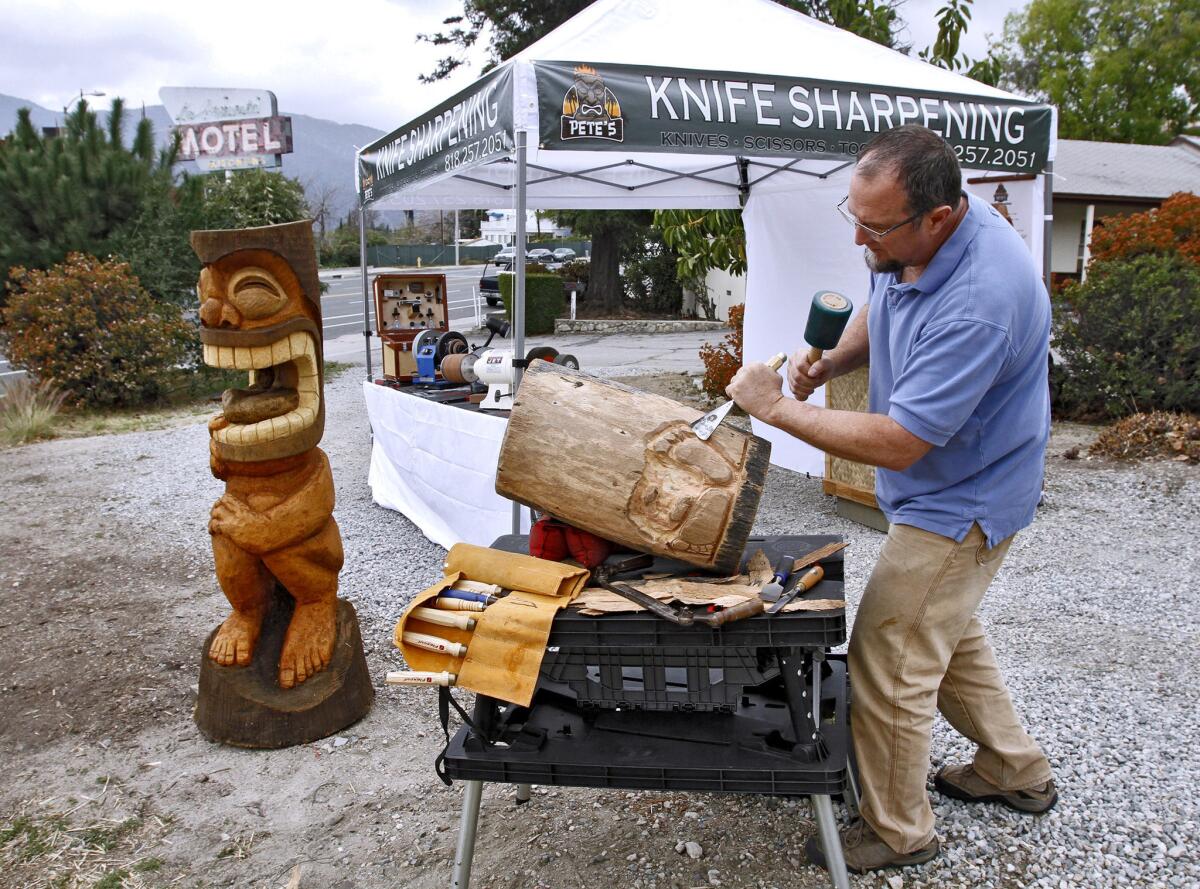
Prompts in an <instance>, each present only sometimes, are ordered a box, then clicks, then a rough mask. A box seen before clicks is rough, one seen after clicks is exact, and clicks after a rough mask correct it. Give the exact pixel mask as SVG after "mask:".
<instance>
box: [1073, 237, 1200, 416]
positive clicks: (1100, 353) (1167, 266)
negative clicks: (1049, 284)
mask: <svg viewBox="0 0 1200 889" xmlns="http://www.w3.org/2000/svg"><path fill="white" fill-rule="evenodd" d="M1054 309H1055V319H1054V326H1055V332H1054V336H1055V346H1056V347H1057V348H1058V350H1059V351H1060V352H1061V353H1062V356H1063V358H1064V362H1063V363H1064V365H1065V374H1064V375H1063V376H1062V378H1061V398H1062V402H1063V404H1064V405H1065V406H1067V407H1068V408H1069V410H1070V412H1071V413H1073V414H1075V415H1076V416H1081V417H1092V418H1095V417H1121V416H1125V415H1127V414H1131V413H1135V412H1138V411H1152V410H1164V411H1185V412H1190V413H1200V266H1198V265H1196V264H1195V263H1192V262H1189V261H1188V260H1186V259H1184V258H1183V257H1182V256H1180V255H1179V254H1177V253H1173V254H1164V255H1159V254H1142V255H1140V256H1135V257H1133V258H1132V259H1128V260H1110V261H1107V262H1099V263H1094V264H1093V266H1091V272H1090V273H1089V275H1088V279H1087V281H1086V282H1085V283H1083V284H1072V285H1069V286H1067V287H1066V288H1065V289H1064V290H1063V291H1062V293H1060V294H1058V295H1057V296H1056V297H1055V298H1054Z"/></svg>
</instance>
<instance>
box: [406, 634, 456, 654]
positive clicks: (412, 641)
mask: <svg viewBox="0 0 1200 889" xmlns="http://www.w3.org/2000/svg"><path fill="white" fill-rule="evenodd" d="M400 638H401V640H402V641H404V642H406V643H407V644H409V645H412V646H413V647H415V648H423V649H425V650H426V651H435V652H437V653H439V654H448V655H450V656H451V657H465V656H466V654H467V646H465V645H459V644H458V643H457V642H451V641H450V640H449V639H443V638H442V637H441V636H430V635H429V634H427V633H405V634H404V635H403V636H401V637H400Z"/></svg>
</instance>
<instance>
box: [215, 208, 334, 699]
mask: <svg viewBox="0 0 1200 889" xmlns="http://www.w3.org/2000/svg"><path fill="white" fill-rule="evenodd" d="M192 246H193V248H194V249H195V251H196V253H197V255H198V256H199V257H200V260H201V262H203V263H204V268H203V270H202V271H201V273H200V286H199V291H200V323H201V329H200V340H201V342H202V343H203V348H204V362H205V364H208V365H210V366H212V367H221V368H225V369H229V370H234V369H236V370H245V371H247V372H248V374H249V385H248V387H247V388H245V389H229V390H227V391H226V392H225V393H224V395H223V397H222V412H221V413H220V414H218V415H217V416H216V417H214V418H213V419H212V420H211V421H210V422H209V424H208V428H209V435H210V443H209V448H210V464H211V467H212V473H213V475H215V476H216V477H217V478H219V479H221V480H222V481H224V482H225V485H226V487H225V493H224V494H223V495H222V496H221V498H220V499H219V500H218V501H217V502H216V504H214V506H213V508H212V516H211V520H210V521H209V526H208V530H209V533H210V534H211V535H212V543H213V557H214V559H215V561H216V569H217V579H218V580H219V582H220V584H221V589H222V590H223V591H224V593H225V596H226V597H227V598H228V599H229V604H230V605H231V606H232V607H233V613H232V614H231V615H230V616H229V617H228V618H227V619H226V620H225V622H224V623H223V624H222V625H221V627H220V629H219V630H218V631H217V633H216V635H215V637H214V638H213V640H212V644H211V645H210V647H209V652H208V656H209V657H210V658H211V659H212V660H213V661H215V662H216V663H218V664H221V665H222V666H234V665H236V666H246V665H248V664H250V662H251V659H252V657H253V654H254V650H255V646H256V644H257V642H258V639H259V634H260V631H261V629H262V625H263V619H264V616H265V614H266V611H267V608H268V607H269V605H270V602H271V596H272V592H273V590H274V587H275V583H276V581H278V582H279V583H280V584H281V585H282V586H283V587H284V588H285V589H286V590H287V592H288V593H289V594H290V595H291V597H292V598H293V599H294V600H295V610H294V612H293V613H292V617H291V622H290V624H289V625H288V628H287V633H286V635H285V637H284V641H283V649H282V652H281V654H280V659H279V665H278V681H279V685H280V686H281V687H283V688H292V687H293V686H296V685H299V684H300V683H303V682H304V681H306V680H307V679H309V678H311V677H312V676H314V675H315V674H317V673H319V672H320V671H322V670H323V669H325V667H326V666H327V665H328V664H329V661H330V658H331V656H332V654H333V648H334V640H335V637H336V635H337V629H336V621H337V607H338V606H337V589H338V572H339V571H340V570H341V567H342V540H341V535H340V534H339V532H338V527H337V523H336V522H335V521H334V519H333V505H334V490H333V477H332V475H331V473H330V470H329V460H328V458H327V457H326V456H325V453H324V452H323V451H322V450H321V449H320V448H318V447H316V444H317V442H318V441H320V439H321V435H322V433H323V431H324V425H325V409H324V402H323V399H322V392H321V382H322V381H321V309H320V286H319V282H318V279H317V267H316V260H315V255H314V251H313V244H312V228H311V223H308V222H295V223H288V224H285V225H276V226H268V227H264V228H257V229H245V230H240V231H203V232H194V233H193V234H192Z"/></svg>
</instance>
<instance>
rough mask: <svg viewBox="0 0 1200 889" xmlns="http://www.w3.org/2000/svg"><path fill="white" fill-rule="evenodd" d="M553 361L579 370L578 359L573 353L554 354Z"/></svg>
mask: <svg viewBox="0 0 1200 889" xmlns="http://www.w3.org/2000/svg"><path fill="white" fill-rule="evenodd" d="M554 363H555V364H557V365H560V366H562V367H569V368H571V369H572V370H579V359H578V358H576V357H575V356H574V355H567V354H565V353H564V354H562V355H555V356H554Z"/></svg>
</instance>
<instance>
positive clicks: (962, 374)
mask: <svg viewBox="0 0 1200 889" xmlns="http://www.w3.org/2000/svg"><path fill="white" fill-rule="evenodd" d="M838 209H839V210H840V211H841V212H842V214H843V216H844V217H845V219H846V221H847V222H848V223H849V224H850V225H851V226H852V228H853V232H854V240H855V243H856V244H858V245H860V246H862V247H864V248H865V259H866V261H867V266H868V267H869V268H870V270H871V272H872V276H871V290H872V292H871V299H870V305H869V307H868V308H867V309H866V310H864V311H863V312H862V313H861V314H860V315H859V316H858V318H857V319H855V320H854V321H852V322H851V324H850V327H849V328H848V329H847V331H846V333H845V335H844V336H843V337H842V341H841V343H840V344H839V345H838V347H837V348H836V349H835V350H833V351H831V352H827V353H825V355H824V356H823V357H822V358H821V359H820V360H819V361H815V362H812V363H810V361H809V359H808V357H807V349H804V350H802V351H800V352H797V353H796V354H795V355H794V356H793V357H792V360H791V366H790V368H789V371H788V382H789V384H790V386H791V389H792V393H793V394H794V395H795V399H791V398H786V397H784V395H783V393H782V392H781V391H780V379H779V377H778V375H776V374H775V373H774V372H773V371H771V370H770V369H769V368H768V367H766V366H765V365H761V364H759V365H747V366H745V367H743V368H742V369H741V370H740V371H738V373H737V375H736V376H735V377H734V378H733V381H732V382H731V383H730V384H729V387H728V390H727V391H728V392H729V395H730V396H731V397H732V398H733V399H734V400H735V401H737V403H738V404H739V405H741V406H742V407H743V408H745V409H746V411H747V412H748V413H750V414H751V415H752V416H754V417H757V418H758V419H760V420H762V421H763V422H766V423H770V424H771V425H773V426H776V427H777V428H779V429H783V430H785V431H787V432H789V433H791V434H792V435H795V436H796V437H798V438H800V439H802V440H804V441H806V442H808V443H809V444H812V445H814V446H816V447H819V448H821V449H822V450H825V451H827V452H828V453H830V454H833V455H835V456H838V457H842V458H845V459H849V460H854V461H857V462H859V463H866V464H870V465H874V466H877V467H879V469H878V472H877V474H876V497H877V499H878V501H879V505H880V508H881V509H882V510H883V512H884V514H885V515H886V516H887V517H888V520H889V521H890V522H891V530H890V531H889V532H888V537H887V540H886V541H885V542H884V544H883V549H882V550H881V552H880V555H879V560H878V562H877V563H876V565H875V568H874V570H873V571H872V573H871V578H870V580H869V581H868V583H867V587H866V590H865V591H864V592H863V596H862V602H861V604H860V606H859V609H858V614H857V617H856V618H855V622H854V630H853V633H852V634H851V637H850V649H849V655H848V656H849V665H850V676H851V681H852V682H853V685H854V705H853V707H854V712H853V719H852V721H851V732H852V735H853V740H854V747H855V751H856V753H857V761H858V766H859V777H860V779H861V786H862V791H863V792H862V808H861V811H862V819H861V820H860V821H859V822H857V823H856V824H855V825H854V826H852V827H851V828H849V829H848V830H845V831H843V833H842V845H843V847H844V853H845V857H846V865H847V867H849V868H850V869H851V870H854V871H858V872H865V871H870V870H875V869H877V868H883V867H901V866H907V865H913V864H920V863H922V862H925V861H929V860H930V859H932V858H934V857H935V856H936V855H937V854H938V851H939V845H938V838H937V834H936V831H935V829H934V817H933V810H932V808H931V806H930V804H929V798H928V796H927V794H926V791H925V781H926V775H927V772H928V769H929V762H930V755H929V748H930V735H931V732H932V727H933V719H934V714H935V712H936V711H938V710H940V711H941V712H942V714H943V715H944V716H945V717H946V719H947V720H948V721H949V722H950V724H951V725H952V726H954V728H955V729H956V730H957V731H959V732H960V733H961V734H962V735H964V736H965V737H966V738H968V739H970V740H971V741H973V742H974V743H975V744H976V746H977V750H976V753H975V756H974V759H973V761H972V762H970V763H963V764H959V765H953V766H946V767H944V768H943V769H941V770H940V771H939V772H938V773H937V775H936V777H935V778H934V785H935V786H936V787H937V788H938V790H939V791H940V792H941V793H943V794H945V795H947V796H950V797H953V798H955V799H961V800H966V801H968V802H974V803H981V802H999V803H1003V804H1004V805H1007V806H1008V807H1010V808H1012V809H1014V810H1016V811H1018V812H1025V813H1031V814H1038V813H1041V812H1045V811H1047V810H1049V809H1050V808H1051V807H1052V806H1053V805H1054V804H1055V802H1056V800H1057V799H1058V791H1057V789H1056V788H1055V784H1054V779H1053V777H1052V775H1051V770H1050V763H1049V762H1048V760H1047V758H1046V756H1045V754H1044V753H1043V752H1042V750H1041V748H1040V747H1039V746H1038V744H1037V742H1036V741H1034V740H1033V738H1031V737H1030V736H1029V734H1028V733H1027V732H1026V731H1025V729H1024V728H1023V726H1022V725H1021V721H1020V718H1019V717H1018V715H1017V712H1016V710H1015V708H1014V706H1013V703H1012V700H1011V698H1010V697H1009V693H1008V689H1007V688H1006V687H1005V684H1004V680H1003V678H1002V677H1001V674H1000V669H999V666H998V665H997V662H996V657H995V655H994V654H993V652H992V649H991V646H990V645H989V644H988V641H987V638H986V636H985V634H984V630H983V625H982V624H981V623H980V620H979V618H978V616H977V615H976V611H977V609H978V607H979V604H980V602H981V601H982V599H983V595H984V593H985V592H986V591H987V589H988V586H989V585H990V584H991V582H992V578H993V577H994V576H995V574H996V572H997V571H998V570H999V568H1000V564H1001V562H1003V561H1004V557H1005V554H1006V553H1007V552H1008V549H1009V547H1010V545H1011V544H1012V540H1013V537H1014V536H1015V535H1016V533H1017V532H1018V531H1020V530H1021V529H1022V528H1024V527H1026V526H1027V525H1028V524H1029V523H1030V522H1031V521H1032V520H1033V515H1034V510H1035V508H1036V506H1037V503H1038V498H1039V496H1040V493H1041V484H1042V470H1043V463H1044V457H1045V452H1046V441H1047V438H1048V436H1049V429H1050V405H1049V400H1048V390H1047V386H1046V366H1047V362H1046V355H1047V349H1048V348H1049V335H1050V302H1049V299H1048V298H1047V296H1046V291H1045V288H1044V287H1043V286H1042V283H1041V280H1040V278H1039V275H1038V270H1037V269H1036V267H1035V266H1034V263H1033V259H1032V257H1031V256H1030V255H1029V251H1028V250H1027V249H1026V248H1025V245H1024V243H1023V242H1022V241H1021V238H1020V236H1019V235H1018V234H1017V233H1016V232H1015V231H1014V230H1013V228H1012V226H1011V225H1009V223H1008V222H1007V221H1006V220H1004V219H1003V218H1002V217H1001V216H1000V215H999V214H997V213H996V212H995V211H994V210H993V209H992V208H991V207H989V206H988V205H987V204H985V203H983V202H982V201H979V200H977V199H976V198H968V196H967V195H966V194H964V193H963V192H962V173H961V171H960V169H959V165H958V160H957V158H956V157H955V154H954V150H953V149H952V148H951V147H950V146H949V145H947V144H946V143H945V142H944V141H943V140H942V138H941V137H940V136H938V135H937V134H936V133H934V132H933V131H931V130H928V129H926V128H924V127H919V126H915V125H908V126H901V127H897V128H895V129H893V130H889V131H887V132H885V133H883V134H881V135H879V136H876V137H875V139H873V140H872V141H871V143H870V144H868V145H867V146H866V148H865V149H864V150H863V151H862V152H861V153H860V154H859V159H858V164H857V167H856V168H855V171H854V174H853V175H852V177H851V179H850V191H849V194H848V195H847V196H846V197H845V198H844V199H843V200H842V201H841V203H840V204H839V205H838ZM868 359H869V364H870V411H869V412H866V413H855V412H850V411H837V410H829V409H825V408H820V407H815V406H813V405H809V404H806V403H805V400H806V399H807V398H808V396H809V395H811V394H812V392H813V390H814V389H815V388H816V387H817V386H819V385H821V384H822V383H824V382H826V381H827V380H829V379H830V378H832V377H835V376H838V375H840V374H844V373H848V372H850V371H852V370H854V369H855V368H857V367H861V366H862V365H863V364H866V363H868ZM809 856H810V858H812V860H813V861H814V862H816V863H818V864H823V863H824V854H823V853H822V852H821V850H820V849H819V848H817V847H816V846H815V845H813V846H811V847H810V849H809Z"/></svg>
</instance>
